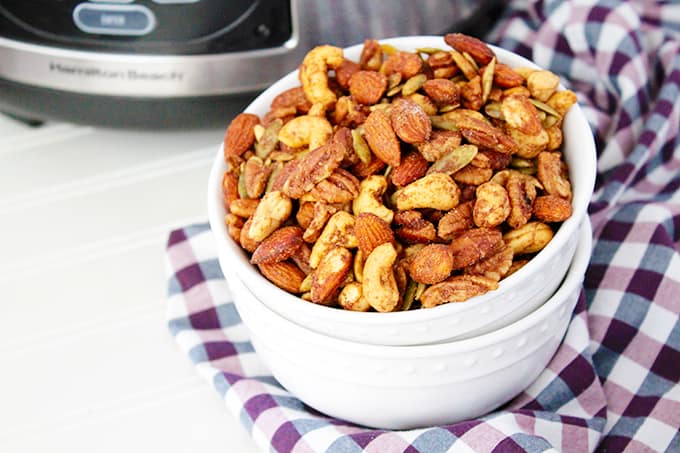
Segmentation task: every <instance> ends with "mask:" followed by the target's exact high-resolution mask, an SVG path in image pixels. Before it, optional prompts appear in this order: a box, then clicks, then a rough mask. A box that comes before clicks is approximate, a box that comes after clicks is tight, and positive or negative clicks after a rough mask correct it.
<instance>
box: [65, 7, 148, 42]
mask: <svg viewBox="0 0 680 453" xmlns="http://www.w3.org/2000/svg"><path fill="white" fill-rule="evenodd" d="M73 21H74V22H75V23H76V26H77V27H78V28H79V29H81V30H82V31H84V32H85V33H96V34H102V35H122V36H141V35H146V34H147V33H149V32H151V30H153V29H154V27H155V26H156V18H155V17H154V15H153V13H152V12H151V10H150V9H149V8H147V7H146V6H142V5H111V4H108V5H105V4H102V3H81V4H80V5H78V6H76V8H75V9H74V10H73Z"/></svg>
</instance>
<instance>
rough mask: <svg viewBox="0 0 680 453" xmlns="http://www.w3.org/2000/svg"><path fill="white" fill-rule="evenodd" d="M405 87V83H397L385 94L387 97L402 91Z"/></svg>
mask: <svg viewBox="0 0 680 453" xmlns="http://www.w3.org/2000/svg"><path fill="white" fill-rule="evenodd" d="M403 88H404V85H397V86H396V87H394V88H392V89H391V90H388V91H387V93H386V94H385V96H387V97H390V98H391V97H392V96H395V95H397V94H399V93H400V92H401V90H402V89H403Z"/></svg>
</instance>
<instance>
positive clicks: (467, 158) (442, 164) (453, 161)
mask: <svg viewBox="0 0 680 453" xmlns="http://www.w3.org/2000/svg"><path fill="white" fill-rule="evenodd" d="M476 154H477V147H476V146H475V145H460V146H457V147H455V148H453V149H452V150H451V151H449V152H448V153H446V154H444V155H443V156H442V157H440V158H439V159H438V160H436V161H435V162H434V163H433V164H432V165H431V166H430V168H429V169H428V170H427V174H428V175H429V174H431V173H446V174H447V175H452V174H453V173H455V172H457V171H458V170H460V169H461V168H463V167H464V166H466V165H467V164H469V163H470V162H472V159H474V157H475V155H476Z"/></svg>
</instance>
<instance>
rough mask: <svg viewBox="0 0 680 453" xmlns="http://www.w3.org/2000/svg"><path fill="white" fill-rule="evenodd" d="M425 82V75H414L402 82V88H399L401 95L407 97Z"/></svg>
mask: <svg viewBox="0 0 680 453" xmlns="http://www.w3.org/2000/svg"><path fill="white" fill-rule="evenodd" d="M425 82H427V76H426V75H425V74H417V75H414V76H413V77H411V78H410V79H408V80H407V81H406V82H404V86H403V87H402V88H401V94H403V95H404V96H409V95H411V94H413V93H415V92H416V91H418V90H419V89H420V88H421V87H422V86H423V84H425Z"/></svg>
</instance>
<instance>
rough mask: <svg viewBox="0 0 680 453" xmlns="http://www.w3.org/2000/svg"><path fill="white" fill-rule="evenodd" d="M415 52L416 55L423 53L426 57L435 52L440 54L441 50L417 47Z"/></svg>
mask: <svg viewBox="0 0 680 453" xmlns="http://www.w3.org/2000/svg"><path fill="white" fill-rule="evenodd" d="M416 52H418V53H424V54H426V55H432V54H435V53H437V52H442V49H437V48H436V47H418V48H417V49H416Z"/></svg>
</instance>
